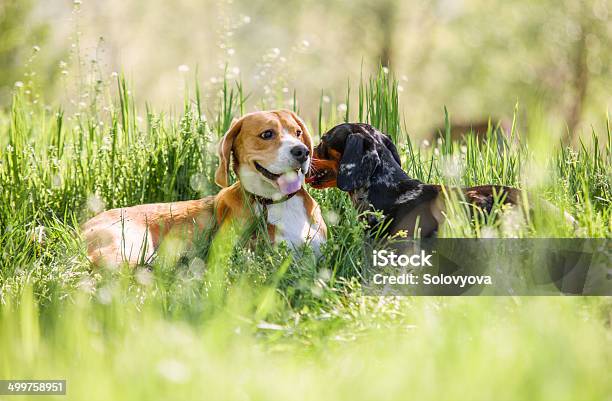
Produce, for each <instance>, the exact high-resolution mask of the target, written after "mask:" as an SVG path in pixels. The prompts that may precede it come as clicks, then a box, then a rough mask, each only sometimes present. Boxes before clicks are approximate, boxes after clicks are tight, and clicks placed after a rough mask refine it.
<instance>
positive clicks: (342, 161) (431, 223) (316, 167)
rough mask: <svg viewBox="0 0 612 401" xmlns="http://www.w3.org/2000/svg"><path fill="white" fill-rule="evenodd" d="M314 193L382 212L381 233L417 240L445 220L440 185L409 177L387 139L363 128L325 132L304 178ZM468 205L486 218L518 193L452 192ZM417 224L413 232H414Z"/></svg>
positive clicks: (490, 188) (489, 188)
mask: <svg viewBox="0 0 612 401" xmlns="http://www.w3.org/2000/svg"><path fill="white" fill-rule="evenodd" d="M306 182H308V183H309V184H310V185H311V186H313V187H314V188H318V189H321V188H327V187H338V188H339V189H341V190H343V191H346V192H348V193H349V194H350V197H351V200H352V201H353V204H354V205H355V207H356V208H357V209H358V210H360V211H366V210H372V209H374V210H377V211H382V213H383V215H384V218H385V222H388V223H389V224H388V225H387V227H386V230H385V234H389V235H394V234H396V233H398V232H399V231H404V232H405V233H406V234H407V235H408V236H413V235H414V234H415V230H416V229H417V228H419V229H420V234H421V236H422V237H430V236H433V235H435V234H436V232H437V230H438V226H439V225H440V224H441V223H442V222H443V221H444V210H445V204H444V195H443V192H442V186H440V185H433V184H425V183H423V182H421V181H419V180H416V179H413V178H410V177H409V176H408V174H406V172H404V170H402V167H401V160H400V157H399V154H398V152H397V149H396V147H395V145H394V144H393V142H392V141H391V139H390V138H389V137H388V136H387V135H385V134H383V133H382V132H380V131H378V130H377V129H375V128H374V127H372V126H371V125H368V124H349V123H347V124H341V125H338V126H336V127H334V128H332V129H331V130H329V131H328V132H327V133H326V134H325V135H324V136H323V138H322V139H321V143H320V144H319V145H318V146H317V147H316V149H315V151H314V155H313V163H312V171H311V174H309V176H308V178H307V179H306ZM453 190H457V191H461V193H462V194H463V196H464V198H465V199H466V200H467V201H468V202H470V203H471V204H472V205H473V206H475V207H477V208H479V209H481V210H483V211H485V212H487V213H490V212H491V209H492V207H493V205H494V203H495V197H498V198H499V199H500V200H501V201H502V202H503V203H504V204H510V205H517V204H518V203H519V202H520V194H521V191H520V190H518V189H516V188H510V187H506V186H500V185H482V186H475V187H468V188H453ZM417 225H418V227H417Z"/></svg>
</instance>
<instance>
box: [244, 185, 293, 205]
mask: <svg viewBox="0 0 612 401" xmlns="http://www.w3.org/2000/svg"><path fill="white" fill-rule="evenodd" d="M300 189H301V188H300ZM298 192H299V190H298V191H295V192H293V193H290V194H289V195H285V196H283V197H282V198H280V199H278V200H274V199H269V198H264V197H263V196H259V195H255V194H251V196H253V199H255V201H257V202H258V203H260V204H262V205H264V206H268V205H276V204H277V203H283V202H287V201H288V200H289V199H291V198H293V197H294V196H295V194H297V193H298Z"/></svg>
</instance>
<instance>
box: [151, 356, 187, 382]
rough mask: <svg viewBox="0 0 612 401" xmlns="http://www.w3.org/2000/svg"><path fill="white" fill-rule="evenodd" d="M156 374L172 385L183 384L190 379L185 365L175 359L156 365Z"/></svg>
mask: <svg viewBox="0 0 612 401" xmlns="http://www.w3.org/2000/svg"><path fill="white" fill-rule="evenodd" d="M157 372H158V373H159V375H160V376H161V377H163V378H164V379H166V380H168V381H170V382H173V383H184V382H186V381H187V380H189V378H190V377H191V372H190V371H189V369H188V368H187V366H185V364H184V363H183V362H181V361H179V360H176V359H165V360H162V361H160V362H159V363H158V364H157Z"/></svg>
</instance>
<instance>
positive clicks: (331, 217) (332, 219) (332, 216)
mask: <svg viewBox="0 0 612 401" xmlns="http://www.w3.org/2000/svg"><path fill="white" fill-rule="evenodd" d="M325 220H327V222H328V223H329V224H331V225H336V224H337V223H338V222H339V221H340V216H338V213H336V212H335V211H333V210H329V211H327V212H325Z"/></svg>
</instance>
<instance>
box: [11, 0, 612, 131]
mask: <svg viewBox="0 0 612 401" xmlns="http://www.w3.org/2000/svg"><path fill="white" fill-rule="evenodd" d="M611 13H612V3H611V2H610V1H609V0H560V1H553V0H541V1H537V2H534V1H527V0H517V1H512V2H507V1H484V0H436V1H420V0H413V1H398V0H377V1H365V0H351V1H349V0H335V1H325V0H301V1H297V0H287V1H282V2H280V1H264V0H254V1H253V0H221V1H219V0H199V1H196V0H176V1H172V2H169V1H165V0H146V1H145V0H130V1H123V0H82V1H81V0H75V1H60V0H50V1H45V2H42V1H40V2H36V1H33V0H2V2H0V32H1V33H2V35H1V36H0V71H1V74H0V104H2V105H7V104H8V103H9V101H10V93H11V89H12V87H13V86H14V85H15V83H16V82H18V84H19V82H21V83H24V85H28V83H30V81H32V82H31V84H32V85H34V86H36V87H37V88H39V89H44V91H41V92H42V93H44V98H45V99H44V101H45V102H48V103H53V102H55V101H64V103H69V102H72V103H73V104H75V106H78V103H79V100H78V99H76V100H75V96H74V93H76V92H75V91H76V89H75V86H76V85H78V83H79V82H80V83H81V84H83V83H86V82H91V81H94V80H97V79H101V80H105V79H106V78H107V77H109V76H110V74H112V73H113V72H115V71H117V72H121V71H124V72H125V74H126V76H127V77H128V78H129V79H130V80H131V82H132V85H133V88H134V91H135V92H136V93H137V94H138V97H139V98H140V99H147V100H148V101H149V102H151V103H152V104H154V105H156V106H158V107H160V108H165V107H167V106H169V105H170V106H171V105H177V104H180V102H181V101H182V95H181V91H182V90H183V89H184V87H185V79H189V80H193V79H194V77H195V72H196V69H197V70H198V78H197V79H198V80H199V81H200V84H201V85H205V84H207V85H209V86H214V85H215V84H216V83H217V82H219V81H220V80H221V78H222V77H223V74H224V71H225V69H227V73H228V75H229V76H230V78H233V77H240V79H241V80H242V81H243V82H244V85H245V87H246V88H248V90H249V93H250V94H251V98H252V99H264V100H258V102H260V103H261V107H264V106H265V99H266V96H267V97H269V98H271V97H274V100H275V101H278V96H279V93H280V94H284V96H286V99H284V100H285V101H287V102H290V99H291V98H292V96H293V91H294V90H296V91H297V94H298V97H299V99H300V112H301V113H302V114H303V115H304V116H305V117H306V118H307V119H311V120H312V119H314V118H315V116H316V113H317V109H318V103H319V100H320V98H321V95H322V94H321V88H326V92H325V93H323V100H324V102H327V101H329V103H330V104H336V103H340V105H339V106H338V107H342V104H341V103H342V100H343V99H344V97H345V96H346V94H345V90H346V89H345V88H346V84H347V80H350V81H351V82H352V83H353V86H355V85H356V82H357V81H358V79H359V76H360V74H361V73H362V72H363V75H364V76H368V75H369V74H370V73H371V72H372V71H375V70H376V68H377V66H378V63H379V62H382V64H383V65H384V66H387V67H389V68H390V70H391V71H393V73H394V74H395V76H396V78H397V79H398V80H399V81H400V82H399V85H400V86H399V89H400V91H401V93H400V95H401V101H402V104H403V105H404V109H403V110H402V112H403V115H404V117H405V122H406V126H407V129H408V132H409V133H410V134H411V135H413V136H416V137H424V136H430V134H431V132H432V131H435V130H436V128H437V127H439V126H440V125H442V122H443V114H442V111H441V109H442V106H443V105H446V106H447V107H448V109H449V110H450V111H451V115H452V118H453V122H454V124H455V125H457V126H459V125H462V124H463V125H468V126H470V125H472V126H475V125H478V124H482V123H483V122H486V120H487V119H488V117H489V116H491V117H492V118H493V120H494V121H497V120H505V121H508V120H510V119H511V118H512V113H513V109H514V106H515V104H516V103H517V102H518V103H519V107H520V109H522V110H526V109H530V108H534V107H537V108H538V109H541V110H542V111H543V113H544V115H545V116H546V117H547V118H548V119H549V120H550V123H551V125H552V126H553V127H554V128H555V129H556V130H557V131H558V132H565V131H566V130H567V128H569V131H570V132H574V130H576V132H578V133H579V132H586V133H587V134H588V133H589V132H590V130H591V125H592V124H593V122H599V124H602V123H601V122H602V121H604V120H605V118H602V116H605V114H606V112H607V111H608V110H609V109H610V105H611V102H612V90H611V89H612V74H611V71H610V61H611V57H612V56H611V55H612V41H611V39H610V38H611V37H612V24H611V23H610V21H611V18H612V17H611V15H610V14H611ZM179 67H180V68H179ZM75 77H77V78H78V79H75ZM75 82H77V83H75ZM352 95H353V96H354V95H355V94H354V93H353V94H352ZM39 96H43V95H39ZM595 128H596V130H599V129H600V128H602V127H600V126H597V125H596V127H595Z"/></svg>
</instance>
